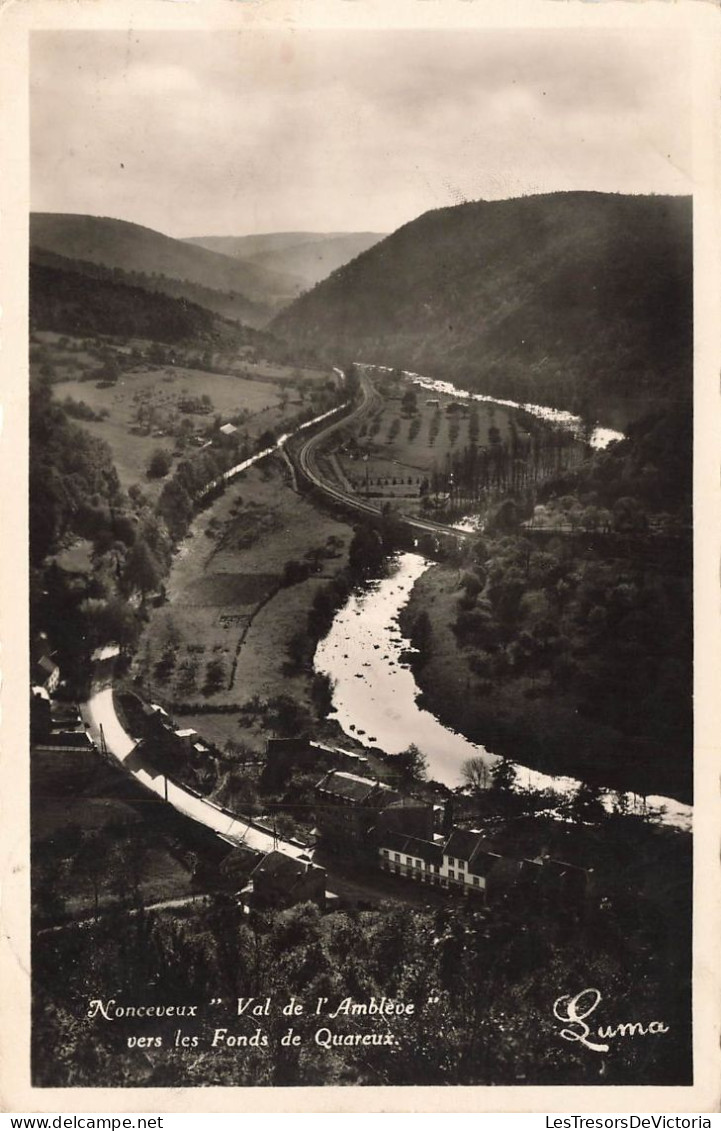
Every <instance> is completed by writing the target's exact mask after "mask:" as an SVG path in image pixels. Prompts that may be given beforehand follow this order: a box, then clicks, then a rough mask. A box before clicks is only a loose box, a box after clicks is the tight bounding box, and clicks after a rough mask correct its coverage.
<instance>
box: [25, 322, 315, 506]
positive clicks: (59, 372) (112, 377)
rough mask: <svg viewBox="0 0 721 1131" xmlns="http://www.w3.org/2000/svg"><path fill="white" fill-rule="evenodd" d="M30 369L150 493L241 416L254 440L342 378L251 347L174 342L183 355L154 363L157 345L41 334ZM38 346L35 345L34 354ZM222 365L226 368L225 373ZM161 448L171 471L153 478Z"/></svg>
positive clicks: (124, 473) (127, 478)
mask: <svg viewBox="0 0 721 1131" xmlns="http://www.w3.org/2000/svg"><path fill="white" fill-rule="evenodd" d="M33 337H34V342H33V346H32V350H31V371H33V370H35V371H37V372H38V373H41V374H44V375H45V376H47V377H49V378H50V379H51V380H52V382H53V391H54V395H55V398H56V399H57V400H58V401H59V402H60V403H61V404H63V405H64V406H65V407H66V410H67V411H68V412H69V415H71V416H73V417H75V418H77V419H79V420H81V421H82V424H83V426H84V427H85V428H86V429H87V430H88V431H89V432H90V433H91V435H93V436H96V437H97V438H98V439H101V440H104V441H105V442H106V443H107V444H108V445H109V446H110V449H111V451H112V454H113V462H114V464H115V467H116V470H117V472H118V477H119V479H120V484H121V486H122V488H123V489H124V490H128V489H129V488H130V487H132V486H134V485H137V486H139V487H141V488H142V490H143V492H144V494H145V495H146V496H147V497H148V499H149V500H150V501H154V500H155V499H156V498H157V496H158V495H159V494H160V491H161V489H162V485H163V481H164V479H165V477H166V475H169V474H171V473H172V471H173V470H174V468H175V467H176V466H177V463H178V461H179V460H180V459H183V458H187V455H189V454H190V453H192V451H194V450H197V449H198V448H199V447H200V446H202V445H203V444H205V443H207V442H208V441H209V440H210V439H211V438H213V437H214V436H216V435H217V429H218V427H219V426H222V425H225V424H232V425H233V426H234V427H236V428H237V429H238V434H239V435H240V437H242V438H243V440H244V441H245V442H247V443H248V445H249V446H250V447H253V446H254V445H255V444H256V442H257V440H258V438H259V437H260V436H261V435H262V434H263V433H264V432H266V431H268V430H277V429H281V428H282V426H283V424H284V422H285V421H286V420H287V419H288V418H289V417H290V416H292V415H294V414H295V413H296V412H298V411H300V410H301V409H302V408H303V407H304V405H306V404H307V403H308V404H309V403H312V398H313V393H314V390H315V389H316V388H319V387H320V386H321V385H322V384H325V383H327V382H329V381H332V382H334V383H335V381H336V378H335V376H334V375H332V374H331V373H330V371H329V370H320V369H302V368H297V367H291V366H285V365H280V364H277V363H273V362H266V361H263V360H254V359H253V358H252V357H247V356H245V353H246V351H245V350H243V349H240V350H239V349H235V350H233V351H222V350H221V351H217V350H216V351H205V353H204V354H203V357H202V361H203V362H204V364H206V365H208V366H212V367H213V370H212V371H211V370H209V369H204V368H198V367H197V365H192V364H188V362H191V361H193V360H195V361H199V360H200V358H198V357H197V356H196V357H192V356H190V355H191V353H194V354H195V355H197V353H198V351H197V349H196V350H195V351H190V350H181V349H174V350H172V351H166V352H169V353H172V355H173V358H174V360H172V361H166V363H164V364H154V363H150V364H148V362H147V360H145V358H146V357H147V352H148V345H149V343H147V342H143V341H140V340H135V339H133V340H129V341H128V342H127V343H126V344H121V345H118V343H117V341H115V342H113V345H112V347H110V346H109V345H108V344H107V343H106V342H103V341H101V340H99V339H80V338H71V337H68V336H61V335H59V334H57V333H51V332H42V333H39V332H36V333H34V335H33ZM32 351H34V353H33V352H32ZM217 369H221V370H225V372H217V371H216V370H217ZM158 452H163V453H165V454H166V457H167V458H166V467H167V471H166V475H164V476H154V477H149V476H148V474H147V469H148V466H149V464H150V461H151V458H152V457H153V455H155V454H156V453H158Z"/></svg>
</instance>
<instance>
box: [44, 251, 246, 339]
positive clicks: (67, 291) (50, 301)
mask: <svg viewBox="0 0 721 1131" xmlns="http://www.w3.org/2000/svg"><path fill="white" fill-rule="evenodd" d="M65 262H66V263H67V264H68V266H69V267H70V268H71V269H70V270H61V269H59V268H58V267H50V266H48V265H46V264H41V263H35V262H31V264H30V326H31V328H32V329H34V330H55V331H57V332H58V333H61V334H113V335H119V336H126V337H135V338H148V339H151V340H153V341H157V342H180V341H185V340H195V339H201V340H210V339H211V338H212V337H213V335H214V331H215V330H216V328H217V325H218V322H219V320H218V319H217V318H215V316H214V315H213V314H211V312H210V311H209V310H204V309H203V308H202V307H200V306H196V305H195V304H194V303H190V302H186V301H185V300H181V299H175V298H170V297H169V296H168V295H164V294H155V293H153V292H149V291H145V290H143V289H142V288H140V287H132V286H126V285H125V284H123V283H119V282H117V281H115V280H114V279H103V278H98V277H97V276H93V275H88V274H85V273H84V272H83V271H82V270H76V269H75V268H77V267H80V266H81V265H80V264H73V263H72V262H71V261H69V260H66V261H65ZM238 330H239V331H240V330H241V328H240V327H239V328H238ZM245 332H246V334H251V333H253V331H250V330H246V331H245Z"/></svg>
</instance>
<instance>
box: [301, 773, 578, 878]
mask: <svg viewBox="0 0 721 1131" xmlns="http://www.w3.org/2000/svg"><path fill="white" fill-rule="evenodd" d="M316 802H317V809H316V817H317V823H318V829H317V830H316V831H317V833H318V836H319V837H320V838H321V840H322V841H323V842H324V843H325V844H326V845H327V846H328V847H330V848H333V849H335V850H336V851H340V852H344V853H346V854H349V855H352V854H354V853H356V852H358V851H359V850H363V851H364V852H365V853H366V854H367V856H368V858H369V859H370V860H373V861H374V862H375V863H376V864H377V865H378V866H379V867H380V868H381V870H382V871H384V872H389V873H391V874H393V875H397V876H402V877H404V878H406V879H409V880H412V881H414V882H415V883H419V884H427V885H433V886H436V887H441V888H445V889H446V890H449V891H455V892H458V893H459V894H463V895H468V896H476V897H480V898H482V899H485V898H487V897H490V898H495V897H496V896H499V895H502V894H503V893H504V892H505V891H507V890H508V889H509V888H511V887H515V886H517V885H519V884H520V885H532V886H536V885H538V884H539V883H541V884H543V885H544V887H545V888H546V890H551V889H552V890H553V891H554V892H557V893H565V894H568V895H571V896H573V897H574V898H575V897H577V896H581V895H583V894H584V893H585V891H586V888H587V886H588V879H589V874H588V872H587V871H586V870H585V869H584V868H580V867H578V866H576V865H573V864H568V863H565V862H563V861H559V860H553V859H551V858H550V857H549V856H547V855H541V856H538V857H537V858H536V859H533V860H528V859H514V858H512V857H508V856H505V855H502V854H500V853H498V852H496V851H494V850H493V848H492V847H491V845H490V844H489V842H488V840H487V839H486V837H485V835H484V834H483V833H482V832H480V831H479V830H477V829H466V828H459V827H458V826H453V827H451V828H450V829H447V831H446V832H445V833H444V832H441V831H439V830H438V829H437V820H436V818H437V814H436V813H435V811H434V807H433V806H432V805H429V804H428V803H427V802H423V801H417V800H415V799H414V798H407V797H402V796H401V795H399V794H398V793H396V792H395V791H394V790H392V789H390V788H389V787H388V786H386V785H383V784H382V783H381V782H378V781H373V780H371V779H370V778H362V777H359V776H358V775H356V774H348V773H342V772H340V771H332V772H330V773H328V774H326V775H325V776H324V777H323V778H322V779H321V781H320V782H319V783H318V785H317V786H316Z"/></svg>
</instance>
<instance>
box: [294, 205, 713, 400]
mask: <svg viewBox="0 0 721 1131" xmlns="http://www.w3.org/2000/svg"><path fill="white" fill-rule="evenodd" d="M273 330H274V332H275V333H277V334H278V335H280V336H283V337H285V338H286V339H287V340H288V341H289V342H290V343H292V344H295V345H300V344H310V343H313V344H315V345H316V347H318V348H323V349H324V350H325V351H326V352H327V353H328V355H329V356H333V357H334V358H335V359H336V360H337V361H348V360H364V361H375V362H379V363H385V364H388V365H394V366H396V365H398V366H402V367H403V368H406V369H411V370H416V371H419V372H422V373H424V374H428V375H430V376H435V377H443V378H446V379H450V380H454V381H456V382H457V383H459V384H461V385H463V386H465V387H467V388H471V389H475V390H478V391H482V392H485V393H492V394H494V395H498V396H507V397H511V398H513V399H514V400H521V401H528V402H535V403H542V404H543V403H545V404H552V405H558V406H561V407H563V408H570V409H575V410H586V411H593V410H594V409H595V408H596V407H597V406H598V404H599V402H600V400H602V399H603V398H606V397H612V396H614V395H619V396H629V395H631V396H633V397H635V398H636V399H637V400H640V401H645V402H647V403H652V402H653V401H654V400H656V399H657V398H658V397H659V396H666V395H671V396H673V392H674V387H675V386H676V385H677V384H678V383H679V382H680V383H682V384H683V386H684V387H686V386H688V384H689V382H690V376H691V349H692V240H691V201H690V199H688V198H681V197H643V196H621V195H612V194H603V193H584V192H572V193H554V194H548V195H544V196H534V197H525V198H521V199H516V200H505V201H492V202H484V201H481V202H477V203H473V204H462V205H458V206H456V207H452V208H444V209H439V210H437V211H433V212H428V213H426V214H425V215H423V216H421V217H419V218H418V219H417V220H414V221H413V222H411V223H409V224H407V225H405V226H404V227H403V228H400V229H399V230H398V231H397V232H395V233H393V235H391V236H389V237H388V238H387V239H385V240H383V241H382V242H381V243H379V244H377V245H376V246H375V247H373V248H371V249H370V250H369V251H366V252H365V253H364V254H363V255H361V256H359V257H358V258H357V259H355V260H353V261H352V262H351V263H348V264H347V265H345V266H344V267H341V268H340V269H339V270H337V271H336V272H334V274H333V275H331V277H330V278H329V279H327V280H325V281H324V282H322V283H320V284H319V285H318V286H317V287H316V288H315V289H314V290H313V291H311V292H309V293H308V294H306V295H303V296H302V297H301V298H299V299H298V300H297V301H296V302H294V303H293V304H292V305H291V306H290V307H288V308H286V309H285V310H284V311H282V312H281V313H280V314H279V315H278V316H277V317H276V318H275V319H274V322H273Z"/></svg>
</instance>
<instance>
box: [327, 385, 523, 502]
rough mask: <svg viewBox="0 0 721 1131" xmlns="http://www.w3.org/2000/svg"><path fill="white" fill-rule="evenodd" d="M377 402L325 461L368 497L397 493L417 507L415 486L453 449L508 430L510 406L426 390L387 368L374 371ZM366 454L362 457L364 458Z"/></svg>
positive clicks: (457, 450)
mask: <svg viewBox="0 0 721 1131" xmlns="http://www.w3.org/2000/svg"><path fill="white" fill-rule="evenodd" d="M373 380H374V384H375V386H376V389H377V390H378V392H379V393H381V396H382V402H381V405H380V406H379V408H378V409H377V410H376V411H375V412H372V413H371V414H370V415H369V416H368V417H367V418H366V419H364V420H363V421H361V422H360V423H358V424H357V425H356V426H355V427H354V428H353V430H352V432H351V434H350V435H349V436H346V438H345V441H344V442H343V444H342V445H340V446H339V447H338V448H337V450H336V451H335V452H334V453H333V455H330V456H328V455H327V456H326V467H328V465H330V466H329V470H330V471H331V472H332V473H334V475H335V477H336V478H338V479H340V480H341V482H343V485H344V486H346V487H350V488H352V489H353V490H355V491H356V492H357V493H358V494H359V495H363V496H365V495H366V494H367V495H368V497H369V498H376V499H378V498H380V499H403V500H404V501H405V503H406V507H405V509H407V510H411V511H412V510H413V509H414V507H413V503H415V509H418V510H420V501H421V500H420V488H421V484H422V483H423V481H424V480H427V481H428V483H429V484H430V483H431V482H432V478H433V475H434V473H438V474H443V473H444V471H445V470H447V464H448V461H449V460H450V458H451V456H452V455H453V454H454V453H460V452H462V451H463V449H464V448H466V447H468V446H469V445H470V444H473V443H475V444H477V445H478V446H479V447H480V448H482V447H484V446H486V445H487V444H488V438H489V430H490V429H493V428H496V429H498V432H499V433H500V439H501V440H505V439H506V438H507V436H508V434H509V423H510V420H511V418H512V413H511V411H510V410H508V409H505V408H503V407H502V406H500V405H494V404H485V403H479V402H468V401H458V400H456V399H454V398H453V397H451V396H449V395H447V394H445V393H435V392H428V391H426V390H424V389H420V388H418V387H417V386H414V385H413V384H411V382H410V381H407V380H395V379H394V378H393V377H391V375H390V374H378V373H376V374H375V375H374V378H373ZM366 457H367V458H366Z"/></svg>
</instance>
